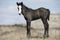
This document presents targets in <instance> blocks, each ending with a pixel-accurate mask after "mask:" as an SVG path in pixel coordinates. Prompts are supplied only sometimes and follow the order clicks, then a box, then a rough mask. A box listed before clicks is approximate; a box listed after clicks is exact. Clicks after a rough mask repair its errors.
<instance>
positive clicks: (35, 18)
mask: <svg viewBox="0 0 60 40" xmlns="http://www.w3.org/2000/svg"><path fill="white" fill-rule="evenodd" d="M38 19H40V17H34V18H32V21H34V20H38Z"/></svg>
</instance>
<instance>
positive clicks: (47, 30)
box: [46, 22, 49, 37]
mask: <svg viewBox="0 0 60 40" xmlns="http://www.w3.org/2000/svg"><path fill="white" fill-rule="evenodd" d="M46 27H47V28H46V32H47V33H46V36H47V37H49V24H48V22H46Z"/></svg>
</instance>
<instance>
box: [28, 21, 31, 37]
mask: <svg viewBox="0 0 60 40" xmlns="http://www.w3.org/2000/svg"><path fill="white" fill-rule="evenodd" d="M30 26H31V21H27V37H30V34H31V33H30Z"/></svg>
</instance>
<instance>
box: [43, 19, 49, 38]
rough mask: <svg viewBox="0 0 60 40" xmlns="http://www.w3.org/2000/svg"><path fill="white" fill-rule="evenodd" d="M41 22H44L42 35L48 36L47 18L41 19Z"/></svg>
mask: <svg viewBox="0 0 60 40" xmlns="http://www.w3.org/2000/svg"><path fill="white" fill-rule="evenodd" d="M42 22H43V24H44V36H43V37H44V38H45V37H49V24H48V22H47V20H43V19H42Z"/></svg>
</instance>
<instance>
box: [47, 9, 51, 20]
mask: <svg viewBox="0 0 60 40" xmlns="http://www.w3.org/2000/svg"><path fill="white" fill-rule="evenodd" d="M47 11H48V16H47V19H48V20H50V10H49V9H47Z"/></svg>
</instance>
